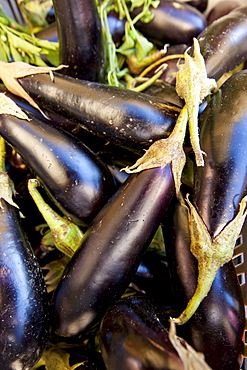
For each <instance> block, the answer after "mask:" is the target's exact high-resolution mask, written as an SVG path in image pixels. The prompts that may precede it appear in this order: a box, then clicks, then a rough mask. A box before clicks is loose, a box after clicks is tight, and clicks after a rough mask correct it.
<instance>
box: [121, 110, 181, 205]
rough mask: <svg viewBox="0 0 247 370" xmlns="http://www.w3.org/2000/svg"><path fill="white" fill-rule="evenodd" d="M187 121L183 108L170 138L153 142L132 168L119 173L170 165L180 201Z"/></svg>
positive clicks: (126, 168)
mask: <svg viewBox="0 0 247 370" xmlns="http://www.w3.org/2000/svg"><path fill="white" fill-rule="evenodd" d="M187 121H188V112H187V109H186V107H185V106H184V107H183V108H182V110H181V111H180V114H179V117H178V119H177V122H176V125H175V127H174V129H173V130H172V133H171V134H170V136H169V137H168V138H167V139H160V140H157V141H155V142H154V143H153V144H152V145H151V146H150V147H149V148H148V150H147V151H146V152H145V154H144V155H143V156H142V157H141V158H139V159H138V160H137V161H136V163H135V164H134V165H133V166H131V167H128V166H127V167H125V168H123V169H121V171H125V172H127V173H133V172H140V171H143V170H146V169H149V168H155V167H164V166H166V165H167V164H169V163H171V166H172V173H173V178H174V183H175V189H176V195H177V197H178V198H179V199H180V200H181V199H182V197H181V195H180V186H181V176H182V172H183V169H184V165H185V162H186V156H185V153H184V150H183V142H184V137H185V133H186V127H187Z"/></svg>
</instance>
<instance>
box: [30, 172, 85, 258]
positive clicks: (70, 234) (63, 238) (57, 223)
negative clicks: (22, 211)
mask: <svg viewBox="0 0 247 370" xmlns="http://www.w3.org/2000/svg"><path fill="white" fill-rule="evenodd" d="M37 186H39V182H38V180H36V179H30V180H29V181H28V190H29V193H30V195H31V196H32V198H33V200H34V202H35V204H36V205H37V207H38V209H39V211H40V212H41V214H42V216H43V217H44V219H45V221H46V222H47V224H48V226H49V228H50V231H51V235H52V239H53V243H54V245H55V247H56V248H57V249H59V250H60V251H61V252H62V253H64V254H65V255H67V256H68V257H72V256H73V255H74V253H75V251H76V250H77V249H78V247H79V246H80V244H81V240H82V237H83V233H82V231H81V229H80V228H79V227H78V226H77V225H75V224H74V223H73V222H71V221H69V220H68V219H67V218H64V217H61V216H60V215H58V214H57V213H56V212H55V211H54V210H53V209H52V208H51V207H50V206H49V205H48V204H46V203H45V201H44V199H43V198H42V196H41V195H40V193H39V191H38V190H37Z"/></svg>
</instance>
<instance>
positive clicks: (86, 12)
mask: <svg viewBox="0 0 247 370" xmlns="http://www.w3.org/2000/svg"><path fill="white" fill-rule="evenodd" d="M53 6H54V10H55V17H56V23H57V30H58V40H59V48H60V64H64V65H67V66H68V68H66V69H65V70H63V72H64V73H65V74H67V75H69V76H72V77H75V78H80V79H83V80H89V81H100V80H102V79H103V74H104V72H103V71H104V70H103V66H104V54H103V50H104V49H103V40H102V34H101V23H100V19H99V15H98V11H97V7H96V2H95V0H63V1H61V0H53Z"/></svg>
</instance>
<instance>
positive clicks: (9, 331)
mask: <svg viewBox="0 0 247 370" xmlns="http://www.w3.org/2000/svg"><path fill="white" fill-rule="evenodd" d="M1 150H3V139H2V138H1ZM2 154H3V153H2V152H1V155H2ZM1 158H2V157H1ZM1 166H3V163H1ZM1 171H2V172H1V187H3V186H4V181H3V180H4V175H6V173H4V168H3V167H1ZM3 196H4V195H3ZM0 216H1V223H0V297H1V299H0V320H1V325H0V366H1V368H2V369H8V370H16V369H20V370H30V369H31V368H32V367H33V366H34V365H35V364H36V362H37V361H38V360H39V359H40V357H41V355H42V352H43V350H44V349H45V347H46V345H47V342H48V337H49V330H50V321H49V310H48V299H47V292H46V288H45V282H44V278H43V275H42V272H41V269H40V266H39V264H38V262H37V260H36V258H35V256H34V253H33V250H32V248H31V246H30V244H29V241H28V240H27V237H26V234H25V233H24V232H23V230H22V227H21V221H20V217H19V211H18V209H17V208H16V207H15V206H14V204H10V203H9V201H8V200H5V199H4V198H3V197H1V208H0Z"/></svg>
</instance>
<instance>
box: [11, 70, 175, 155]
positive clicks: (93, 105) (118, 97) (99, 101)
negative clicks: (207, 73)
mask: <svg viewBox="0 0 247 370" xmlns="http://www.w3.org/2000/svg"><path fill="white" fill-rule="evenodd" d="M18 81H19V83H20V84H21V86H22V87H23V88H24V90H25V91H26V92H27V93H28V94H29V95H30V96H31V97H32V98H33V99H34V100H35V102H36V103H37V104H38V105H40V107H41V108H42V107H44V108H45V109H48V110H51V111H54V112H56V113H58V114H61V115H63V116H65V117H66V118H68V119H70V120H71V121H76V122H79V123H80V125H81V126H82V127H83V128H84V129H86V130H87V131H90V132H92V133H94V134H95V135H98V136H100V137H103V138H105V139H106V140H109V141H110V142H112V143H113V144H118V145H120V146H122V147H125V148H127V149H132V150H134V151H135V150H140V149H143V148H145V147H149V146H150V145H151V143H152V142H153V141H155V140H158V139H160V138H164V137H165V136H168V134H169V133H170V132H171V130H172V128H173V127H174V125H175V122H176V119H177V117H178V114H179V112H180V108H179V107H177V106H175V105H172V104H171V103H167V102H165V101H163V100H162V99H158V98H154V97H150V96H149V95H146V94H143V93H137V92H135V91H130V90H127V89H124V88H120V87H115V86H108V85H105V84H100V83H96V82H89V81H82V80H77V79H74V78H71V77H67V76H61V75H59V74H58V73H54V81H52V80H51V78H50V76H49V74H44V73H43V74H39V75H32V76H27V77H23V78H20V79H18Z"/></svg>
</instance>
